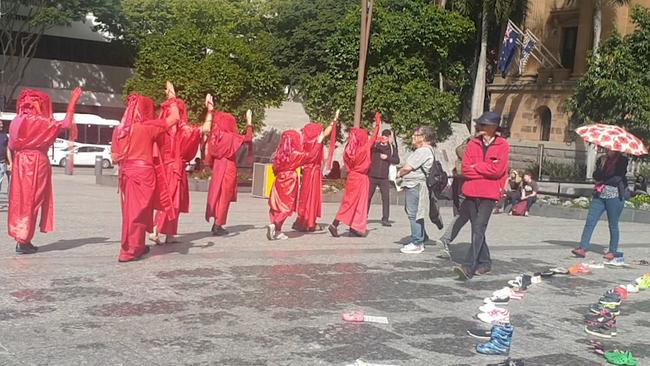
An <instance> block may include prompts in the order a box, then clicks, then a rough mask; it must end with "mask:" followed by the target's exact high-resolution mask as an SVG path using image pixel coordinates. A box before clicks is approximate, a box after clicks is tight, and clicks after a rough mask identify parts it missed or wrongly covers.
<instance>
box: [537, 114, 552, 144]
mask: <svg viewBox="0 0 650 366" xmlns="http://www.w3.org/2000/svg"><path fill="white" fill-rule="evenodd" d="M535 114H536V115H537V124H538V126H539V139H540V141H550V140H551V117H552V115H551V110H550V109H549V108H548V107H547V106H541V107H539V108H537V110H536V111H535Z"/></svg>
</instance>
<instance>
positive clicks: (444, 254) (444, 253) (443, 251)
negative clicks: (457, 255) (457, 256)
mask: <svg viewBox="0 0 650 366" xmlns="http://www.w3.org/2000/svg"><path fill="white" fill-rule="evenodd" d="M436 257H438V258H441V259H451V253H450V252H449V248H447V247H442V248H440V250H439V251H438V255H436Z"/></svg>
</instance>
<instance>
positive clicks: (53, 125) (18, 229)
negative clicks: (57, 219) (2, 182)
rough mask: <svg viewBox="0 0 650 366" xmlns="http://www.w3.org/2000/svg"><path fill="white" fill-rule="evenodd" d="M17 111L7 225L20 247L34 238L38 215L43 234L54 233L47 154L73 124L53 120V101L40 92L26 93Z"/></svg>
mask: <svg viewBox="0 0 650 366" xmlns="http://www.w3.org/2000/svg"><path fill="white" fill-rule="evenodd" d="M69 108H70V107H69ZM16 111H17V116H16V118H14V120H13V121H12V122H11V126H10V128H9V149H11V150H12V151H13V152H14V160H13V169H12V172H11V184H10V185H11V187H10V188H11V189H10V192H9V213H8V217H7V224H8V233H9V236H11V237H13V238H14V239H15V240H16V242H17V243H18V244H19V245H27V244H30V243H31V241H32V238H33V237H34V232H35V231H36V219H37V217H38V212H39V211H40V212H41V220H40V223H39V227H40V230H41V232H43V233H47V232H50V231H52V230H54V201H53V199H52V168H51V167H50V161H49V159H48V157H47V150H48V149H49V148H50V147H51V146H52V144H53V143H54V141H55V140H56V137H57V136H58V134H59V132H60V131H61V129H62V128H72V127H73V126H74V123H73V121H72V120H65V121H62V122H60V121H56V120H54V119H53V118H52V102H51V101H50V97H49V96H48V95H47V94H45V93H43V92H41V91H38V90H32V89H24V90H23V91H22V92H21V93H20V96H19V97H18V101H17V103H16ZM72 114H74V105H73V106H72Z"/></svg>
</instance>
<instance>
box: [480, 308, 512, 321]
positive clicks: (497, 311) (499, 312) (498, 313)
mask: <svg viewBox="0 0 650 366" xmlns="http://www.w3.org/2000/svg"><path fill="white" fill-rule="evenodd" d="M477 318H478V319H479V320H480V321H482V322H484V323H488V324H492V323H495V322H496V323H509V322H510V312H509V311H508V309H502V308H496V307H495V308H494V309H493V310H492V311H490V312H487V313H479V314H478V315H477Z"/></svg>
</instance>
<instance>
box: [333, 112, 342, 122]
mask: <svg viewBox="0 0 650 366" xmlns="http://www.w3.org/2000/svg"><path fill="white" fill-rule="evenodd" d="M339 114H341V110H340V109H337V110H336V113H334V122H336V121H338V120H339Z"/></svg>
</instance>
